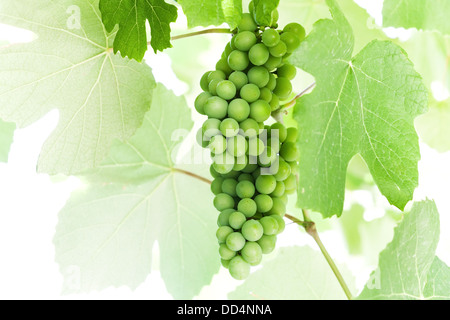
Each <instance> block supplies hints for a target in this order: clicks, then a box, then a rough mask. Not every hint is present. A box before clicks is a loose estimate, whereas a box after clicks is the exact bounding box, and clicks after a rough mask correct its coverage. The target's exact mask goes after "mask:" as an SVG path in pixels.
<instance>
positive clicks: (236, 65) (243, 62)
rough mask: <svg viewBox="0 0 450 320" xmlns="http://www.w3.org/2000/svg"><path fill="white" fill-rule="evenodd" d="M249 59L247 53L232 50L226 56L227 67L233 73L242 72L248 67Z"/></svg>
mask: <svg viewBox="0 0 450 320" xmlns="http://www.w3.org/2000/svg"><path fill="white" fill-rule="evenodd" d="M248 64H249V59H248V54H247V52H243V51H240V50H233V51H232V52H231V53H230V55H229V56H228V65H229V66H230V68H231V69H233V70H235V71H242V70H245V69H246V68H247V67H248Z"/></svg>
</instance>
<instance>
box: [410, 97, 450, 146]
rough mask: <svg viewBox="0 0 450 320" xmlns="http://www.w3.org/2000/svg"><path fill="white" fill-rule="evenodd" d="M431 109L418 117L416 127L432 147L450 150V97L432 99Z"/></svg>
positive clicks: (422, 137)
mask: <svg viewBox="0 0 450 320" xmlns="http://www.w3.org/2000/svg"><path fill="white" fill-rule="evenodd" d="M429 107H430V110H429V111H428V112H427V113H426V114H424V115H422V116H420V117H418V118H417V120H416V128H417V132H419V136H420V138H421V139H422V140H423V141H424V142H425V143H426V144H427V145H429V146H430V147H432V148H433V149H435V150H437V151H439V152H446V151H449V150H450V140H449V138H448V137H450V126H449V123H450V99H447V100H444V101H435V100H434V99H430V104H429Z"/></svg>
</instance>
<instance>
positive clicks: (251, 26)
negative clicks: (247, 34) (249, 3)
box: [238, 13, 258, 32]
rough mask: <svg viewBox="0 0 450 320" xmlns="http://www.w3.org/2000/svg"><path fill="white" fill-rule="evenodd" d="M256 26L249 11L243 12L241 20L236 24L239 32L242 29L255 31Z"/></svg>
mask: <svg viewBox="0 0 450 320" xmlns="http://www.w3.org/2000/svg"><path fill="white" fill-rule="evenodd" d="M256 28H258V26H257V25H256V23H255V20H253V17H252V15H251V14H250V13H243V14H242V18H241V21H240V22H239V24H238V30H239V32H243V31H255V30H256Z"/></svg>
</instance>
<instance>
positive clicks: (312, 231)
mask: <svg viewBox="0 0 450 320" xmlns="http://www.w3.org/2000/svg"><path fill="white" fill-rule="evenodd" d="M302 213H303V221H302V220H300V219H297V218H296V217H293V216H291V215H289V214H286V215H285V216H286V218H288V219H290V220H292V221H293V222H295V223H297V224H298V225H300V226H302V227H303V228H305V231H306V233H307V234H309V235H310V236H311V237H312V238H313V239H314V241H315V242H316V243H317V245H318V246H319V248H320V251H321V252H322V254H323V256H324V257H325V260H326V261H327V263H328V265H329V266H330V268H331V270H332V271H333V273H334V275H335V276H336V278H337V280H338V282H339V284H340V285H341V287H342V290H344V293H345V295H346V296H347V298H348V299H349V300H352V299H353V297H352V293H351V292H350V289H349V288H348V286H347V284H346V283H345V280H344V277H343V276H342V274H341V272H340V271H339V269H338V267H337V266H336V264H335V263H334V261H333V258H331V256H330V254H329V253H328V251H327V249H326V248H325V246H324V244H323V242H322V240H321V239H320V237H319V233H318V232H317V228H316V224H315V222H314V221H312V220H311V218H310V216H309V213H308V211H307V210H304V209H302Z"/></svg>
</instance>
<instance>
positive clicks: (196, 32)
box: [147, 28, 233, 45]
mask: <svg viewBox="0 0 450 320" xmlns="http://www.w3.org/2000/svg"><path fill="white" fill-rule="evenodd" d="M208 33H233V31H232V30H230V29H228V28H211V29H204V30H200V31H195V32H190V33H184V34H179V35H176V36H172V37H171V38H170V40H172V41H173V40H178V39H184V38H189V37H194V36H199V35H202V34H208ZM147 45H151V41H148V42H147Z"/></svg>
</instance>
